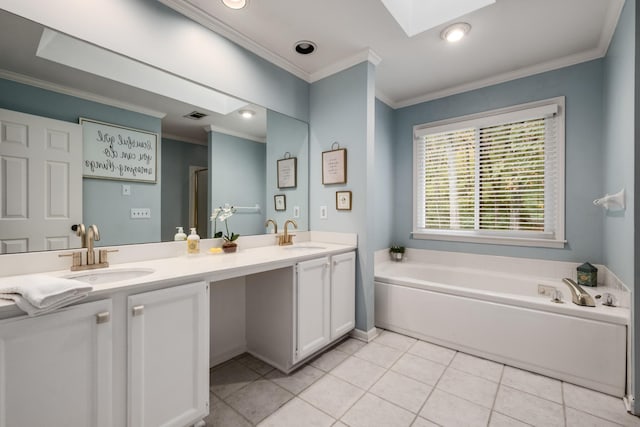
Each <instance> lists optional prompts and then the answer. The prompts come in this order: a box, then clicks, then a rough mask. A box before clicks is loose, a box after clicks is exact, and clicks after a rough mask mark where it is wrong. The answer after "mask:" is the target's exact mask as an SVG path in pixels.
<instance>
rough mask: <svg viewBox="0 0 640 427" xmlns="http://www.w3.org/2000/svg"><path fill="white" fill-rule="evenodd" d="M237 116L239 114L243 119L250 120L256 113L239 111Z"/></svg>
mask: <svg viewBox="0 0 640 427" xmlns="http://www.w3.org/2000/svg"><path fill="white" fill-rule="evenodd" d="M238 114H240V115H241V116H242V117H243V118H245V119H250V118H251V117H253V116H255V115H256V112H255V111H253V110H239V111H238Z"/></svg>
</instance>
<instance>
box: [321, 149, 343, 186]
mask: <svg viewBox="0 0 640 427" xmlns="http://www.w3.org/2000/svg"><path fill="white" fill-rule="evenodd" d="M322 183H323V184H324V185H327V184H346V183H347V149H346V148H340V144H338V142H334V143H333V144H332V145H331V150H329V151H323V152H322Z"/></svg>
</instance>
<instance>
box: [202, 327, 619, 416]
mask: <svg viewBox="0 0 640 427" xmlns="http://www.w3.org/2000/svg"><path fill="white" fill-rule="evenodd" d="M381 331H383V332H382V333H380V334H378V336H377V337H376V338H375V339H373V340H372V341H370V342H368V343H365V344H364V345H362V346H357V348H356V349H355V350H354V351H353V352H350V351H344V349H342V350H338V349H337V347H339V346H340V345H343V344H345V343H346V342H347V341H349V340H350V339H355V338H350V337H347V338H345V339H344V340H341V341H340V342H338V343H336V344H335V345H333V346H331V347H330V348H328V349H326V350H325V351H324V352H322V353H320V354H318V355H317V356H316V357H314V358H313V359H312V360H309V361H308V362H306V363H305V364H304V365H302V366H300V367H299V368H298V369H296V371H294V372H293V373H289V374H285V376H284V377H282V378H289V377H290V376H292V375H294V374H295V373H296V372H299V371H301V370H302V369H304V368H305V367H306V366H311V367H313V368H314V369H316V370H317V371H318V372H319V373H321V375H320V376H319V377H318V378H316V379H314V380H313V381H312V382H310V383H309V384H306V385H304V386H303V388H302V389H300V390H299V391H298V392H296V393H294V392H292V391H290V390H289V389H287V388H285V387H284V386H281V385H280V384H278V383H277V382H276V381H274V379H275V378H274V379H272V378H267V375H269V374H271V373H272V372H274V370H275V368H273V369H270V370H269V371H267V372H265V373H264V374H263V373H261V372H259V369H261V367H260V364H258V365H257V367H251V366H248V364H245V363H247V361H250V358H254V359H255V360H257V361H259V362H261V363H262V364H264V365H265V366H269V365H268V364H267V363H266V362H263V361H261V360H260V359H258V358H256V357H255V356H252V355H250V354H248V353H243V354H241V355H238V356H235V357H234V358H232V359H230V360H228V361H225V362H222V363H220V364H218V365H216V366H214V367H212V368H210V370H209V374H210V375H211V373H213V372H215V371H217V370H219V369H222V368H224V367H226V366H228V365H231V364H232V363H234V362H237V364H238V365H240V366H242V367H243V368H245V369H247V370H249V371H250V372H252V373H254V374H256V375H257V377H256V378H254V379H253V380H251V381H249V382H248V383H246V384H244V385H243V386H242V387H240V388H239V389H237V390H234V391H233V392H232V393H231V394H229V395H228V396H227V397H225V398H223V397H221V396H219V395H217V394H216V393H214V392H213V390H212V389H211V388H212V387H213V385H210V387H209V393H210V399H211V400H213V398H214V397H215V398H217V399H218V400H219V401H220V402H222V403H223V404H224V405H226V406H227V407H228V408H229V409H231V411H232V412H233V413H235V414H236V415H238V416H239V417H240V418H241V419H243V420H245V421H246V422H247V423H248V424H249V425H251V426H257V425H258V424H260V423H261V422H263V421H264V420H266V419H267V418H269V417H271V416H272V415H273V414H275V413H276V412H278V411H279V410H280V409H282V408H283V407H284V406H286V405H287V404H289V403H291V402H292V401H293V400H294V399H296V398H298V399H300V400H302V401H303V402H304V403H305V404H307V405H309V406H311V407H312V408H314V409H315V410H317V411H319V412H320V413H322V414H325V415H327V416H328V417H330V419H331V420H334V421H333V422H332V424H331V425H332V426H333V425H336V424H337V423H343V424H347V423H346V422H344V421H343V418H344V416H345V415H346V414H348V413H349V412H350V411H351V410H352V409H353V408H354V407H355V406H356V405H357V404H358V403H359V402H360V401H361V400H362V399H363V398H364V397H365V396H366V395H367V394H371V395H372V396H374V397H375V398H378V399H380V400H382V401H384V402H386V403H388V404H390V405H393V406H394V407H396V408H398V409H401V410H403V411H406V412H409V413H411V414H412V415H413V418H412V419H411V423H410V425H413V424H414V423H415V422H416V421H417V420H418V418H421V417H420V413H421V412H422V411H423V410H424V408H425V406H426V405H427V403H428V402H429V399H430V398H431V397H432V396H433V394H434V392H435V390H436V389H438V391H439V392H442V393H445V394H448V395H451V396H454V397H456V398H459V399H462V400H464V401H467V402H470V403H472V404H475V405H477V406H479V407H482V408H486V409H489V408H487V407H486V406H483V405H480V404H478V403H476V402H473V401H471V400H469V399H467V398H465V397H462V396H458V395H456V394H454V393H450V392H447V391H446V390H441V389H439V388H438V385H439V384H440V382H441V380H442V378H443V377H444V376H445V375H446V373H447V371H448V370H449V369H453V370H455V371H458V372H462V373H465V374H468V375H471V376H473V377H476V378H481V379H484V380H486V381H489V382H491V383H494V384H497V389H496V392H495V395H494V396H493V402H492V404H491V408H490V409H489V418H488V419H487V425H489V424H490V423H491V421H492V419H493V415H494V413H499V414H500V415H502V416H504V417H507V418H509V419H513V420H517V421H519V422H522V423H524V424H527V425H530V424H529V423H528V422H526V421H522V420H520V419H518V418H514V417H512V416H511V415H508V414H504V413H502V412H501V411H498V410H496V403H497V399H498V393H499V392H500V390H501V388H504V389H512V390H515V391H518V392H520V393H524V394H526V395H529V396H532V397H536V398H539V399H542V400H544V401H547V402H551V403H554V404H556V405H558V404H559V405H561V406H562V414H563V418H562V419H563V423H564V425H565V426H566V425H567V424H568V416H567V409H568V408H571V409H572V410H575V411H578V412H580V413H584V414H586V415H588V416H592V417H595V418H597V419H600V420H603V421H607V422H610V423H612V424H615V425H619V424H618V423H617V422H614V421H613V420H609V419H607V418H604V417H601V416H599V415H594V414H591V413H590V412H586V411H583V410H581V409H579V408H574V407H573V406H570V405H567V403H566V401H565V393H564V391H565V390H564V389H565V382H564V381H561V380H559V381H560V393H561V400H562V403H558V402H557V401H554V400H550V399H548V398H546V397H543V396H540V395H538V394H534V393H531V392H529V391H525V390H521V389H519V388H517V387H512V386H510V385H507V384H505V383H503V381H504V378H505V377H504V376H505V371H506V367H507V366H509V365H506V364H502V363H499V362H494V363H498V364H500V365H501V367H502V369H501V372H500V377H499V380H498V381H497V383H496V382H495V381H493V380H490V379H488V378H486V377H484V376H482V375H478V374H475V373H472V372H468V370H461V369H457V368H455V367H453V366H452V364H453V361H454V360H455V359H456V357H457V356H458V355H459V354H465V355H469V356H471V357H474V358H477V359H482V360H487V361H490V360H489V359H485V358H482V357H478V356H474V355H472V354H468V353H464V352H461V351H458V350H455V349H451V348H448V347H445V346H441V345H439V344H434V343H430V342H428V341H424V340H419V339H414V341H413V342H411V344H409V345H406V346H405V345H403V346H402V347H403V348H404V349H403V348H398V347H395V346H393V345H389V344H385V343H382V342H377V339H378V338H379V337H381V336H383V334H384V332H387V331H386V330H381ZM387 333H391V334H397V335H399V336H402V337H407V336H406V335H403V334H399V333H395V332H391V331H388V332H387ZM407 338H411V339H413V338H412V337H407ZM420 342H424V343H427V344H430V345H433V346H436V347H441V348H443V349H447V350H451V351H453V356H452V357H451V358H450V359H449V361H448V363H447V364H446V365H445V364H443V363H441V362H440V361H435V360H432V359H430V358H427V357H424V356H422V355H420V354H415V353H411V352H410V350H411V349H412V348H413V347H414V346H415V345H417V344H418V343H420ZM371 343H376V344H377V345H380V346H383V347H385V348H387V349H392V350H394V351H396V352H398V355H397V357H395V359H393V361H392V363H391V364H390V365H389V366H388V367H385V366H381V365H379V364H378V363H376V362H373V361H371V360H368V359H365V358H363V357H361V356H357V355H356V353H358V352H359V351H361V350H362V349H363V348H365V347H366V346H367V345H369V344H371ZM332 350H336V351H338V352H341V353H344V354H346V356H347V357H346V358H344V359H343V360H341V361H340V362H339V363H338V364H336V365H335V366H333V367H331V369H329V370H327V371H325V370H324V369H321V368H319V367H317V366H313V365H311V363H312V362H313V361H315V360H317V359H319V358H321V357H322V356H323V355H325V354H326V353H328V352H330V351H332ZM407 354H410V355H412V356H414V357H417V358H420V359H422V360H426V361H429V362H431V363H435V364H437V365H440V366H443V367H444V370H443V371H442V373H441V374H440V375H439V376H438V379H437V380H436V381H435V384H433V385H431V384H428V383H425V382H423V381H420V380H417V379H415V378H413V377H411V376H409V375H405V374H404V373H401V372H396V371H395V370H393V368H394V366H396V365H397V363H398V362H399V361H400V359H402V357H404V356H405V355H407ZM247 355H249V357H247ZM351 357H354V358H356V359H358V360H361V361H365V362H367V363H370V364H372V365H374V366H376V367H378V368H381V369H383V371H382V373H381V375H380V376H379V378H377V379H376V380H375V381H374V382H373V383H372V384H371V385H369V386H368V387H367V388H363V387H360V386H358V385H356V384H353V383H352V382H351V381H349V380H346V379H343V378H340V377H338V376H336V375H333V374H332V372H333V371H334V370H335V369H337V368H338V367H339V366H341V365H342V364H344V363H345V362H346V361H347V360H348V359H350V358H351ZM242 359H244V362H245V363H243V362H241V361H240V360H242ZM491 362H492V361H491ZM514 369H519V370H522V371H524V372H530V371H527V370H525V369H520V368H516V367H514ZM390 372H393V373H394V374H395V375H399V376H402V377H404V378H408V379H411V380H413V381H416V382H418V383H420V384H423V385H426V386H428V387H431V389H430V391H429V392H428V393H427V395H426V397H425V399H424V401H423V402H422V404H421V405H420V407H419V408H418V410H417V411H416V412H415V413H414V412H413V411H412V410H410V409H407V408H405V407H402V406H400V405H398V404H396V403H394V402H392V401H390V400H389V399H387V398H385V397H383V396H379V395H378V394H376V393H374V392H372V391H371V390H372V389H373V387H375V385H376V384H378V383H379V382H380V381H381V380H382V379H383V378H384V377H385V376H387V375H388V374H389V373H390ZM328 375H330V376H331V377H333V378H335V379H338V380H340V381H344V382H345V383H347V384H349V385H351V386H353V387H356V388H357V389H358V390H360V391H362V394H361V395H360V396H359V397H358V398H357V399H356V400H355V401H354V402H353V403H352V404H351V405H350V406H349V407H348V408H346V410H345V411H344V412H343V413H342V414H341V415H340V416H339V417H338V418H334V416H333V415H332V414H329V413H328V412H326V411H324V410H323V409H321V408H319V407H317V406H315V405H314V404H313V403H311V402H309V401H307V400H305V399H304V398H302V397H300V395H301V394H302V393H304V392H305V391H306V390H308V389H309V388H310V387H312V386H313V385H315V384H316V383H318V382H319V381H321V380H322V379H324V378H325V377H327V376H328ZM534 375H539V374H535V373H534ZM541 376H542V377H545V378H550V379H554V380H556V379H555V378H551V377H547V376H545V375H541ZM259 380H265V381H268V382H270V383H271V384H273V385H275V386H276V387H278V388H279V389H281V390H284V391H286V392H287V393H288V394H290V395H291V397H289V398H288V399H287V400H286V401H285V402H284V403H282V404H281V405H279V406H278V407H277V408H276V409H275V410H273V411H272V412H271V413H269V414H268V415H267V416H265V417H263V418H262V419H261V420H260V421H258V422H257V423H256V424H253V423H252V422H251V421H250V420H249V419H247V418H246V417H245V416H244V415H243V414H242V413H240V412H239V411H238V410H236V409H235V408H234V407H233V406H231V405H230V404H229V403H228V402H227V399H228V398H230V397H231V396H233V395H235V394H236V393H238V392H240V391H241V390H244V389H245V388H247V387H248V386H250V385H251V384H253V383H255V382H257V381H259ZM210 408H211V410H213V404H212V405H210ZM425 418H426V417H425ZM426 419H427V420H429V421H430V422H432V423H435V424H437V423H436V422H435V421H432V420H430V419H428V418H426ZM437 425H439V424H437Z"/></svg>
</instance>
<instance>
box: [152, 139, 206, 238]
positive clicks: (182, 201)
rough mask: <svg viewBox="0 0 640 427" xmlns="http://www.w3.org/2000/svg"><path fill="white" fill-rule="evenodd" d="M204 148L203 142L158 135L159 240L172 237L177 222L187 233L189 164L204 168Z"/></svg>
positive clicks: (188, 222)
mask: <svg viewBox="0 0 640 427" xmlns="http://www.w3.org/2000/svg"><path fill="white" fill-rule="evenodd" d="M207 152H208V149H207V146H206V145H200V144H191V143H188V142H182V141H176V140H173V139H167V138H162V204H161V206H162V221H161V224H162V232H161V236H162V241H163V242H164V241H167V240H173V236H174V235H175V233H176V227H178V226H180V227H183V228H184V232H185V233H187V234H189V224H191V223H192V221H190V219H189V179H190V178H189V166H200V167H202V168H206V167H207V164H208V157H207ZM201 237H203V238H204V236H201Z"/></svg>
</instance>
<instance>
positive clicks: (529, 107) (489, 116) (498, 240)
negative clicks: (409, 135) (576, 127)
mask: <svg viewBox="0 0 640 427" xmlns="http://www.w3.org/2000/svg"><path fill="white" fill-rule="evenodd" d="M554 105H555V106H557V113H556V132H557V135H556V138H557V147H556V150H557V153H556V155H557V165H556V167H557V169H556V186H557V188H555V193H556V195H557V202H556V205H557V206H556V212H555V216H556V217H555V218H553V219H550V221H552V223H553V230H554V231H553V232H540V233H536V236H537V237H530V235H531V233H530V232H523V231H517V230H509V231H504V230H503V231H497V230H433V229H432V230H428V229H421V228H418V220H419V215H418V214H419V212H420V211H421V208H420V203H421V204H422V205H424V200H418V197H419V195H420V193H421V192H420V191H419V190H418V177H419V175H420V161H421V159H419V157H418V151H419V144H420V143H422V141H423V138H424V134H426V133H428V131H429V130H432V129H434V128H440V129H438V131H444V130H447V129H448V128H450V129H451V130H454V129H456V128H464V127H469V126H470V125H471V126H479V125H481V126H487V125H491V124H495V123H500V122H501V120H503V121H502V123H508V122H509V121H510V120H511V121H516V120H517V119H514V117H518V115H521V114H526V113H527V112H530V111H533V110H537V109H544V108H545V107H552V106H554ZM530 118H532V117H530ZM565 120H566V117H565V97H564V96H560V97H555V98H550V99H546V100H541V101H535V102H528V103H525V104H519V105H514V106H510V107H506V108H499V109H495V110H489V111H484V112H480V113H475V114H469V115H465V116H460V117H454V118H450V119H446V120H439V121H436V122H431V123H424V124H420V125H416V126H414V127H413V218H412V221H413V223H412V233H411V237H412V238H413V239H422V240H442V241H451V242H468V243H486V244H499V245H514V246H530V247H545V248H564V246H565V244H566V243H567V241H566V240H565ZM477 161H478V159H476V164H477ZM476 191H478V190H477V189H476ZM546 224H547V219H546V218H545V226H546ZM545 228H546V227H545ZM545 235H546V237H545Z"/></svg>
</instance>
